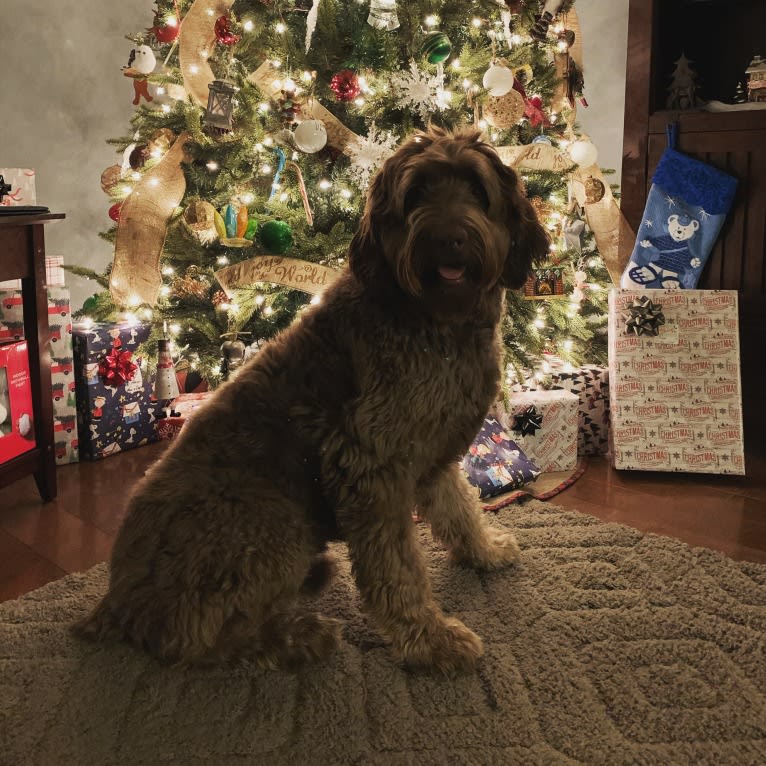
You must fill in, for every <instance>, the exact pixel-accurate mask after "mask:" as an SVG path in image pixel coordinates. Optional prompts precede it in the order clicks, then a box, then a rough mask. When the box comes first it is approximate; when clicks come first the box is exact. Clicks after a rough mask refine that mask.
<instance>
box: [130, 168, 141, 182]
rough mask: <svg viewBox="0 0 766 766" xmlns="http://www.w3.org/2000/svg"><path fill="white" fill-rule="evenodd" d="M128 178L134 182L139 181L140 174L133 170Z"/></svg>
mask: <svg viewBox="0 0 766 766" xmlns="http://www.w3.org/2000/svg"><path fill="white" fill-rule="evenodd" d="M130 177H131V178H132V179H133V180H134V181H140V180H141V174H140V173H139V172H138V171H137V170H134V171H133V172H132V173H131V174H130Z"/></svg>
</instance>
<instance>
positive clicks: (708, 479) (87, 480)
mask: <svg viewBox="0 0 766 766" xmlns="http://www.w3.org/2000/svg"><path fill="white" fill-rule="evenodd" d="M166 444H167V443H166V442H160V443H159V444H154V445H151V446H149V447H143V448H140V449H137V450H133V451H131V452H125V453H121V454H119V455H116V456H114V457H110V458H107V459H106V460H101V461H99V462H96V463H79V464H75V465H69V466H62V467H61V468H59V469H58V480H59V496H58V498H57V499H56V500H55V501H53V502H51V503H47V504H43V503H42V502H41V501H40V499H39V495H38V494H37V490H36V488H35V485H34V482H33V480H32V479H31V477H30V478H28V479H23V480H21V481H18V482H16V483H15V484H13V485H11V486H9V487H5V488H4V489H0V601H4V600H7V599H12V598H16V597H17V596H19V595H21V594H23V593H26V592H28V591H30V590H34V589H35V588H39V587H40V586H41V585H44V584H45V583H46V582H49V581H51V580H55V579H57V578H59V577H63V576H64V575H65V574H67V573H68V572H76V571H80V570H84V569H88V568H89V567H91V566H93V565H94V564H97V563H99V562H101V561H104V560H106V559H107V558H108V557H109V553H110V551H111V549H112V543H113V540H114V536H115V533H116V532H117V529H118V527H119V524H120V521H121V519H122V515H123V513H124V506H125V500H126V497H127V495H128V493H129V491H130V488H131V487H132V485H133V484H134V483H135V481H136V479H137V478H138V477H140V476H141V475H142V474H143V472H144V471H145V470H146V468H147V466H149V465H150V464H151V463H152V462H153V461H155V460H156V459H157V458H159V457H160V456H161V455H162V453H163V451H164V450H165V449H166ZM762 450H763V448H761V447H760V446H757V447H756V448H749V449H748V455H747V471H748V476H747V478H744V477H715V476H707V475H701V474H700V475H691V474H686V475H680V474H662V473H634V472H621V471H615V470H613V469H612V468H610V467H609V465H608V463H607V461H606V460H605V459H604V458H590V459H589V464H588V468H587V470H586V472H585V474H584V475H583V476H582V477H581V478H580V479H579V480H578V481H577V482H575V484H574V485H573V486H571V487H570V488H568V489H567V490H566V491H564V492H562V493H561V494H559V495H557V496H556V497H554V498H553V499H552V500H551V502H552V503H555V504H557V505H561V506H564V507H566V508H573V509H578V510H580V511H583V512H585V513H590V514H593V515H594V516H598V517H599V518H602V519H605V520H607V521H616V522H621V523H623V524H628V525H630V526H633V527H636V528H638V529H641V530H645V531H650V532H657V533H660V534H665V535H670V536H673V537H678V538H680V539H682V540H684V541H686V542H688V543H689V544H691V545H700V546H705V547H708V548H714V549H717V550H720V551H723V552H724V553H726V554H728V555H729V556H731V557H732V558H735V559H743V560H749V561H758V562H763V563H766V451H762Z"/></svg>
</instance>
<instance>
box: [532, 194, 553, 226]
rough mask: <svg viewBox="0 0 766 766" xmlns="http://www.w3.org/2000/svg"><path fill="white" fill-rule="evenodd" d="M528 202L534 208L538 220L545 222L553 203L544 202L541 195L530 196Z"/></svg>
mask: <svg viewBox="0 0 766 766" xmlns="http://www.w3.org/2000/svg"><path fill="white" fill-rule="evenodd" d="M529 203H530V204H531V205H532V207H533V208H534V209H535V213H537V219H538V221H540V223H542V224H545V221H546V219H547V218H548V216H550V214H551V213H552V212H553V205H551V203H550V202H546V201H545V200H544V199H543V198H542V197H532V199H530V200H529Z"/></svg>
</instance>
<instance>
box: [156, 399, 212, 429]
mask: <svg viewBox="0 0 766 766" xmlns="http://www.w3.org/2000/svg"><path fill="white" fill-rule="evenodd" d="M212 394H213V392H212V391H204V392H200V393H196V394H181V395H180V396H177V397H176V398H175V399H174V400H173V405H172V407H171V408H170V413H169V414H168V415H166V416H165V417H159V418H158V420H157V438H159V439H173V438H175V437H176V436H178V434H179V433H180V432H181V428H183V425H184V423H186V421H187V420H188V419H189V418H190V417H191V416H192V415H193V414H194V412H195V411H196V410H197V409H199V408H200V407H201V406H202V405H203V404H204V403H205V402H206V401H207V400H208V399H209V398H210V397H211V396H212Z"/></svg>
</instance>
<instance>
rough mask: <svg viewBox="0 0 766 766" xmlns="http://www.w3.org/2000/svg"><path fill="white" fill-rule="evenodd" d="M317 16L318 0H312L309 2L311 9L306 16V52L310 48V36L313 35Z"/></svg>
mask: <svg viewBox="0 0 766 766" xmlns="http://www.w3.org/2000/svg"><path fill="white" fill-rule="evenodd" d="M318 18H319V0H314V2H313V3H312V4H311V10H310V11H309V13H308V16H306V53H308V52H309V48H311V38H312V37H313V36H314V30H315V29H316V27H317V19H318Z"/></svg>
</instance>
